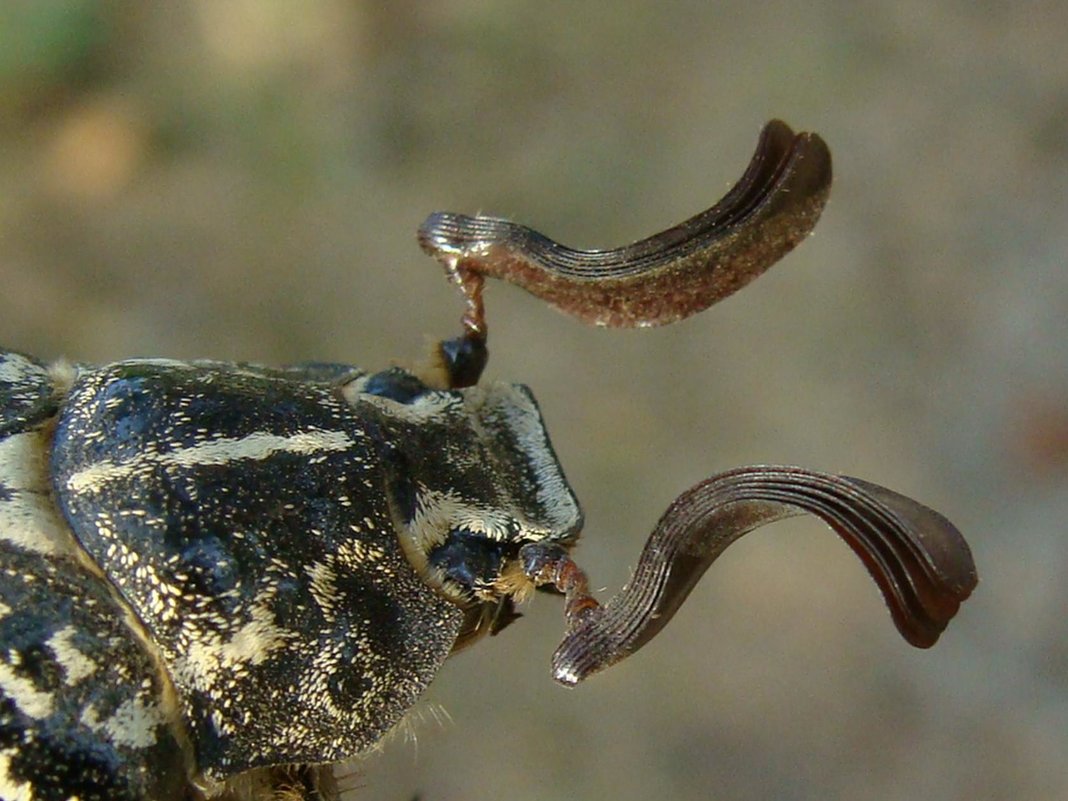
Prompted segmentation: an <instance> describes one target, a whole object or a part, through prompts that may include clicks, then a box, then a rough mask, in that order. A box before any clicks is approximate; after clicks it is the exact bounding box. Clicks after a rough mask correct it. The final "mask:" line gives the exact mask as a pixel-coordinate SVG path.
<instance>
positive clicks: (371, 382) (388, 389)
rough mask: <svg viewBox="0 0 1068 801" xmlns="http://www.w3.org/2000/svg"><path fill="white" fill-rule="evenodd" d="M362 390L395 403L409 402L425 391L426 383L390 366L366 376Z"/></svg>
mask: <svg viewBox="0 0 1068 801" xmlns="http://www.w3.org/2000/svg"><path fill="white" fill-rule="evenodd" d="M363 391H364V392H366V393H367V394H368V395H378V396H379V397H382V398H389V399H390V400H395V401H397V403H411V402H412V401H414V400H415V399H416V398H418V397H420V396H421V395H422V394H423V393H425V392H426V391H427V385H426V384H424V383H423V382H422V381H420V380H419V379H418V378H416V377H415V376H414V375H412V374H411V373H409V372H407V371H406V370H402V369H401V368H399V367H390V368H389V369H388V370H383V371H382V372H380V373H375V374H374V375H373V376H371V377H370V378H368V379H367V383H366V384H364V386H363Z"/></svg>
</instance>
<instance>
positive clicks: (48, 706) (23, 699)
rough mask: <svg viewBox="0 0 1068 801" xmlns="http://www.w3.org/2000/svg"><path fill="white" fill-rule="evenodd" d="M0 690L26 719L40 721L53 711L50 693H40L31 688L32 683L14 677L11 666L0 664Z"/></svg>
mask: <svg viewBox="0 0 1068 801" xmlns="http://www.w3.org/2000/svg"><path fill="white" fill-rule="evenodd" d="M0 690H3V692H4V695H6V696H7V697H8V698H10V699H11V700H12V701H14V702H15V706H16V708H17V709H18V710H19V711H20V712H22V713H23V714H24V715H27V716H28V717H31V718H35V719H36V720H41V719H43V718H47V717H48V716H49V715H51V714H52V712H54V711H55V698H54V697H53V696H52V693H45V692H41V691H40V690H38V689H37V688H36V687H34V686H33V682H31V681H29V680H28V679H24V678H22V677H21V676H18V675H16V674H15V671H13V670H12V669H11V665H8V664H6V663H3V662H0Z"/></svg>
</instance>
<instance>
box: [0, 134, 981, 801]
mask: <svg viewBox="0 0 1068 801" xmlns="http://www.w3.org/2000/svg"><path fill="white" fill-rule="evenodd" d="M830 182H831V166H830V154H829V152H828V151H827V148H826V146H825V145H824V144H823V142H822V140H821V139H820V138H819V137H818V136H815V135H813V134H794V132H793V131H791V130H790V128H789V127H787V126H786V125H785V124H783V123H781V122H777V121H776V122H772V123H769V124H768V126H767V127H766V128H765V129H764V132H763V133H762V135H761V138H760V142H759V144H758V147H757V151H756V154H755V156H754V157H753V160H752V162H751V164H750V166H749V168H748V169H747V171H746V172H745V174H744V175H743V177H742V179H741V180H740V181H739V182H738V184H737V185H736V186H735V187H734V189H732V190H731V192H730V193H728V195H727V196H726V197H725V198H723V200H722V201H720V203H718V204H717V205H716V206H713V207H712V208H711V209H709V210H708V211H706V212H703V213H702V214H700V215H698V216H696V217H694V218H692V219H690V220H688V221H686V222H685V223H682V224H681V225H679V226H676V227H675V228H672V229H670V230H668V231H665V232H663V233H661V234H658V235H656V236H654V237H651V238H649V239H647V240H644V241H642V242H638V243H636V244H634V245H631V246H629V247H625V248H620V249H617V250H606V251H579V250H572V249H569V248H566V247H563V246H561V245H559V244H557V243H555V242H553V241H551V240H549V239H547V238H546V237H543V236H541V235H540V234H537V233H535V232H534V231H531V230H530V229H527V228H524V227H522V226H518V225H514V224H512V223H508V222H505V221H502V220H497V219H493V218H487V217H465V216H461V215H454V214H436V215H432V216H431V217H430V218H429V219H428V220H427V221H426V222H425V223H424V225H423V226H422V228H421V229H420V232H419V240H420V244H421V245H422V247H423V248H424V250H426V251H427V252H429V253H430V254H432V255H434V256H435V257H436V258H438V259H439V260H441V261H442V262H443V263H444V264H445V266H446V269H447V272H448V274H449V275H450V276H451V278H452V279H453V280H454V282H455V283H456V284H457V285H458V286H459V287H460V289H461V291H462V292H463V294H464V296H465V298H466V302H467V306H466V311H465V314H464V318H463V325H464V333H463V335H462V336H460V337H458V338H457V339H453V340H448V341H446V342H443V343H441V345H440V346H439V348H438V352H437V361H436V364H435V366H433V367H431V368H428V369H426V370H424V371H422V372H421V373H419V374H417V373H416V372H410V371H407V370H402V369H400V368H390V369H386V370H383V371H380V372H374V373H369V372H364V371H362V370H359V369H356V368H354V367H349V366H346V365H333V364H309V365H304V366H298V367H287V368H277V369H276V368H268V367H261V366H253V365H242V364H229V363H218V362H190V363H181V362H173V361H166V360H140V361H126V362H119V363H117V364H110V365H106V366H102V367H92V366H83V365H73V366H72V365H66V364H58V365H52V366H46V365H44V364H41V363H39V362H37V361H36V360H34V359H31V358H29V357H26V356H23V355H21V354H18V353H13V352H4V353H2V355H0V568H2V575H0V698H2V707H0V797H2V798H3V799H6V800H7V801H30V800H31V799H33V800H35V801H50V800H51V799H75V798H77V799H80V801H91V800H92V799H131V800H132V799H143V800H146V801H147V800H148V799H152V800H153V801H192V800H193V799H200V798H213V797H217V798H222V799H226V800H227V801H253V800H254V799H267V798H288V799H321V798H326V799H329V798H334V797H335V796H336V790H335V788H334V786H333V782H332V773H331V770H330V768H329V763H331V762H335V761H337V760H341V759H345V758H348V757H350V756H352V755H354V754H358V753H360V752H363V751H365V750H367V749H368V748H370V747H371V746H373V745H374V744H375V743H376V742H377V741H378V740H379V739H380V738H381V737H382V736H383V734H384V733H385V732H387V731H388V730H389V729H390V728H391V727H393V726H394V725H395V724H396V723H397V722H398V721H399V720H400V719H401V717H402V716H403V715H404V713H405V711H406V710H407V709H408V708H410V707H411V706H412V704H413V703H414V702H415V701H416V699H417V698H418V697H419V695H420V694H421V693H422V691H423V690H424V688H425V687H426V686H427V684H428V683H429V682H430V681H431V679H432V678H433V677H434V675H435V673H436V672H437V670H438V669H439V667H440V666H441V664H442V663H443V662H444V660H445V659H446V658H447V657H448V656H449V654H450V653H451V652H453V651H455V650H456V649H458V648H460V647H462V646H463V645H466V644H467V643H469V642H471V641H473V640H474V639H476V638H477V637H479V636H480V635H482V634H484V633H486V632H491V633H495V632H497V631H499V630H500V629H502V628H503V627H504V626H506V625H507V624H508V623H509V622H511V621H512V620H513V619H514V617H515V613H514V609H513V607H514V604H515V603H516V602H518V601H521V600H522V599H523V598H524V597H526V596H527V595H528V594H529V593H530V592H531V591H532V590H534V589H535V588H537V587H543V588H545V589H549V590H552V591H555V592H559V593H561V594H563V595H564V605H565V617H566V621H567V632H566V634H565V637H564V640H563V642H562V644H561V645H560V647H559V648H558V649H557V651H556V654H555V655H554V657H553V663H552V664H553V673H554V676H555V677H556V679H557V680H558V681H560V682H562V683H564V684H575V683H577V682H578V681H580V680H582V679H583V678H585V677H586V676H588V675H589V674H591V673H593V672H595V671H597V670H600V669H603V668H605V667H607V666H608V665H610V664H612V663H614V662H616V661H618V660H619V659H622V658H624V657H625V656H627V655H628V654H630V653H633V652H634V651H635V650H636V649H638V648H640V647H641V646H642V645H643V644H644V643H645V642H647V641H648V640H649V639H650V638H652V637H653V636H654V635H655V634H656V633H657V632H658V631H659V630H660V628H662V627H663V626H664V624H665V623H666V622H667V621H668V620H670V618H671V616H672V615H673V614H674V612H675V611H676V610H677V609H678V608H679V606H680V604H681V603H682V602H683V601H684V600H685V598H686V595H687V594H688V592H689V591H690V589H691V588H692V587H693V585H694V584H695V583H696V582H697V581H698V579H699V578H700V577H701V575H702V574H703V573H704V571H705V570H706V569H707V567H708V566H709V565H710V564H711V563H712V561H714V559H715V558H716V557H717V556H718V555H719V553H720V552H721V551H722V550H723V549H724V548H725V547H726V546H727V545H728V544H729V543H730V542H731V541H733V540H734V539H736V538H737V537H739V536H741V535H742V534H744V533H746V532H747V531H750V530H751V529H753V528H755V527H757V526H759V525H762V524H764V523H766V522H770V521H771V520H775V519H779V518H781V517H784V516H786V515H789V514H796V513H800V512H810V513H813V514H816V515H818V516H819V517H821V518H823V519H824V520H826V521H827V522H828V523H829V524H830V525H831V526H832V527H833V528H834V529H835V530H836V531H837V532H838V533H839V534H840V535H841V536H842V537H843V538H844V539H846V541H847V542H848V543H849V544H850V545H851V546H852V547H853V549H854V550H855V551H856V552H857V553H858V554H859V556H860V557H861V559H862V560H863V562H864V563H865V565H866V567H867V568H868V570H869V572H870V573H871V574H872V576H873V577H874V579H875V580H876V582H877V583H878V584H879V586H880V588H881V589H882V591H883V594H884V596H885V597H886V600H887V602H888V605H889V606H890V609H891V613H892V615H893V618H894V621H895V623H896V624H897V626H898V628H899V629H900V631H901V632H902V634H903V635H904V636H905V638H906V639H907V640H908V641H909V642H911V643H912V644H914V645H917V646H921V647H927V646H930V645H932V644H933V643H934V642H935V640H936V639H937V638H938V635H939V634H940V633H941V631H942V630H943V629H944V628H945V626H946V624H947V623H948V622H949V620H950V618H952V616H953V615H954V614H955V613H956V611H957V608H958V606H959V604H960V603H961V602H962V601H963V600H964V599H965V598H967V596H968V595H969V593H970V592H971V590H972V588H973V587H974V585H975V581H976V576H975V568H974V565H973V563H972V560H971V556H970V554H969V552H968V547H967V545H966V544H965V542H964V540H963V539H962V538H961V536H960V535H959V533H958V532H957V531H956V529H954V528H953V526H952V525H951V524H950V523H949V522H948V521H946V520H945V519H944V518H942V517H941V516H939V515H938V514H937V513H935V512H933V511H931V510H929V509H926V508H925V507H923V506H921V505H919V504H917V503H915V502H914V501H911V500H909V499H907V498H904V497H902V496H900V495H897V494H895V493H893V492H891V491H889V490H886V489H883V488H881V487H878V486H875V485H872V484H869V483H866V482H863V481H860V480H858V479H851V478H846V477H842V476H832V475H827V474H823V473H817V472H814V471H809V470H804V469H801V468H789V467H769V466H761V467H749V468H741V469H738V470H733V471H729V472H727V473H722V474H720V475H717V476H713V477H712V478H710V479H707V480H706V481H703V482H701V483H700V484H698V485H696V486H695V487H693V488H691V489H690V490H688V491H687V492H685V493H683V494H682V495H681V496H680V497H679V498H678V499H677V500H676V501H675V502H674V503H673V504H672V506H671V507H670V508H669V509H668V511H667V512H666V513H665V514H664V516H663V517H662V518H661V520H660V522H659V524H658V525H657V527H656V529H655V530H654V531H653V533H652V535H651V536H650V538H649V540H648V542H647V544H646V547H645V549H644V551H643V552H642V554H641V557H640V559H639V562H638V566H637V569H636V572H635V574H634V577H633V579H632V581H631V582H630V583H629V585H628V586H627V587H625V588H624V589H623V590H622V591H621V592H620V593H619V594H617V595H616V596H615V597H614V598H613V599H612V600H610V601H609V602H608V603H607V604H605V605H603V606H602V605H599V604H598V603H597V601H595V600H594V599H593V598H592V597H591V596H590V594H589V592H588V585H587V581H586V578H585V576H584V574H583V573H582V571H581V570H580V569H579V568H578V567H577V566H576V565H575V563H574V562H573V561H572V560H571V558H570V557H569V555H568V554H569V551H570V549H571V548H572V546H573V545H574V544H575V542H576V539H577V537H578V534H579V530H580V528H581V526H582V513H581V511H580V508H579V505H578V502H577V500H576V499H575V497H574V495H573V493H572V491H571V489H570V487H569V486H568V483H567V481H566V479H565V477H564V474H563V472H562V470H561V468H560V466H559V464H558V463H557V460H556V457H555V455H554V453H553V450H552V446H551V445H550V442H549V439H548V435H547V434H546V431H545V428H544V425H543V423H542V419H541V416H540V414H539V412H538V407H537V405H536V403H535V401H534V399H533V397H532V395H531V394H530V391H529V390H528V389H527V388H526V387H523V386H520V385H509V384H495V383H491V384H479V376H480V374H481V371H482V368H483V366H484V365H485V361H486V353H487V351H486V347H485V343H486V325H485V318H484V314H483V307H482V295H481V292H482V282H483V279H484V278H485V277H486V276H493V277H498V278H503V279H505V280H509V281H512V282H514V283H517V284H519V285H520V286H522V287H524V288H525V289H527V290H528V291H530V292H532V293H533V294H535V295H537V296H538V297H540V298H542V299H544V300H545V301H546V302H548V303H550V304H552V305H554V306H556V307H558V308H560V309H561V310H563V311H565V312H567V313H570V314H573V315H575V316H578V317H580V318H581V319H583V320H586V321H587V322H591V323H594V324H599V325H605V326H615V327H618V326H647V325H661V324H665V323H670V322H672V321H674V320H678V319H681V318H683V317H685V316H688V315H690V314H693V313H695V312H697V311H700V310H702V309H704V308H706V307H707V306H709V305H711V304H712V303H714V302H715V301H716V300H718V299H720V298H722V297H725V296H726V295H728V294H730V293H732V292H734V291H735V290H737V289H739V288H741V287H742V286H744V285H745V284H746V283H748V282H749V281H750V280H752V279H753V278H755V277H757V276H758V275H760V273H762V272H763V271H764V270H766V269H767V268H768V267H769V266H770V265H771V264H773V263H774V262H775V261H777V260H778V259H779V258H780V257H782V256H783V255H785V254H786V253H787V252H788V251H789V250H790V249H792V248H793V247H794V246H795V245H796V244H797V243H798V242H800V241H801V240H802V239H803V238H804V237H805V236H806V235H807V234H808V233H809V231H810V230H811V229H812V227H813V226H814V225H815V223H816V220H817V219H818V218H819V215H820V213H821V211H822V208H823V206H824V203H825V202H826V198H827V195H828V192H829V189H830Z"/></svg>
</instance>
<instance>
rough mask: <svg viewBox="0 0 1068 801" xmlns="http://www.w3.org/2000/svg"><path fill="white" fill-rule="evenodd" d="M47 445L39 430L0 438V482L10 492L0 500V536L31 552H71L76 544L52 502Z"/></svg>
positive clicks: (44, 434)
mask: <svg viewBox="0 0 1068 801" xmlns="http://www.w3.org/2000/svg"><path fill="white" fill-rule="evenodd" d="M48 448H49V442H48V436H47V434H46V432H43V431H39V430H38V431H26V432H23V433H21V434H13V435H12V436H10V437H7V438H6V439H4V440H2V441H0V481H2V482H3V484H4V487H5V488H6V489H7V490H9V491H10V492H11V493H12V495H13V497H11V498H10V499H9V500H6V501H0V539H4V540H6V541H8V542H10V543H12V544H13V545H16V546H18V547H19V548H22V549H24V550H27V551H31V552H33V553H41V554H57V553H68V554H70V553H74V552H75V551H76V550H77V546H76V545H75V542H74V537H73V536H72V535H71V533H70V531H69V529H68V528H67V526H66V524H65V523H64V522H63V520H62V519H61V518H60V516H59V513H58V512H57V511H56V508H55V506H54V504H53V503H52V498H51V494H50V493H51V487H50V486H49V482H48Z"/></svg>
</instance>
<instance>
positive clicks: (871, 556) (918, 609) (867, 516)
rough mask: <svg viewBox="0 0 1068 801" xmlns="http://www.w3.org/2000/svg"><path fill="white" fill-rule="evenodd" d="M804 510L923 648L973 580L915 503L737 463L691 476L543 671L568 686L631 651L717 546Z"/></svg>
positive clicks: (800, 472) (930, 516)
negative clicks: (632, 562) (629, 569)
mask: <svg viewBox="0 0 1068 801" xmlns="http://www.w3.org/2000/svg"><path fill="white" fill-rule="evenodd" d="M803 513H809V514H813V515H816V516H817V517H819V518H820V519H822V520H823V521H824V522H826V523H827V524H828V525H830V526H831V528H832V529H834V530H835V531H836V532H837V533H838V535H839V536H841V537H842V539H844V540H845V541H846V543H848V544H849V546H850V547H851V548H852V549H853V550H854V551H855V552H856V554H857V555H858V556H859V557H860V559H861V561H862V562H864V565H865V567H867V568H868V572H869V573H870V574H871V576H872V578H874V579H875V583H876V584H878V586H879V589H880V590H882V593H883V596H884V598H885V599H886V603H887V605H888V606H889V608H890V613H891V615H892V617H893V620H894V623H895V625H896V626H897V629H898V631H899V632H900V633H901V635H902V636H903V637H904V638H905V639H906V640H907V641H908V642H909V643H911V644H912V645H914V646H916V647H918V648H929V647H930V646H932V645H934V643H935V642H936V641H937V640H938V637H939V635H940V634H941V633H942V631H943V630H944V629H945V628H946V626H947V625H948V623H949V621H950V620H951V619H952V618H953V616H954V615H955V614H956V613H957V610H958V608H959V607H960V605H961V603H962V602H963V601H964V600H966V599H967V598H968V596H969V595H970V594H971V592H972V590H973V589H974V588H975V586H976V582H977V577H976V571H975V563H974V562H973V560H972V555H971V551H970V550H969V548H968V544H967V542H965V540H964V538H963V537H962V536H961V534H960V532H959V531H957V529H956V528H955V527H954V526H953V524H952V523H950V522H949V521H948V520H946V519H945V518H944V517H942V516H941V515H940V514H938V513H937V512H935V511H933V510H931V509H928V508H927V507H926V506H923V505H921V504H919V503H917V502H916V501H914V500H912V499H910V498H906V497H905V496H903V495H899V494H897V493H896V492H892V491H891V490H888V489H886V488H884V487H880V486H877V485H875V484H870V483H868V482H866V481H862V480H860V479H856V478H849V477H846V476H836V475H830V474H827V473H818V472H815V471H812V470H806V469H803V468H800V467H778V466H756V467H742V468H739V469H737V470H731V471H728V472H726V473H720V474H719V475H715V476H712V477H711V478H709V479H707V480H705V481H702V482H701V483H699V484H697V485H696V486H694V487H691V488H690V489H689V490H687V491H686V492H684V493H683V494H682V495H680V496H679V497H678V498H677V499H676V500H675V501H674V502H673V503H672V504H671V506H670V507H668V510H667V511H666V512H665V513H664V515H663V517H661V518H660V522H659V523H657V525H656V528H655V529H654V530H653V533H652V534H651V535H650V537H649V539H648V541H647V542H646V544H645V548H644V549H643V550H642V554H641V557H640V559H639V560H638V567H637V569H636V570H635V572H634V578H633V579H632V580H631V581H630V583H629V584H628V585H627V586H625V587H624V588H623V589H622V590H621V591H620V592H619V593H618V594H617V595H616V596H615V597H614V598H612V599H611V600H610V601H608V603H606V604H605V605H604V606H601V607H598V608H593V609H587V610H586V611H585V613H584V614H583V615H582V616H581V619H577V620H576V621H575V622H574V624H573V625H569V627H568V632H567V634H566V635H565V636H564V639H563V642H562V643H561V644H560V647H559V648H558V649H557V650H556V653H555V654H553V662H552V666H553V678H555V679H556V680H557V681H558V682H560V683H561V684H565V685H574V684H577V683H578V682H580V681H582V680H583V679H584V678H586V677H587V676H589V675H591V674H593V673H596V672H597V671H599V670H603V669H604V668H606V667H609V666H610V665H613V664H615V663H616V662H618V661H620V660H621V659H623V658H625V657H627V656H629V655H630V654H632V653H634V652H635V651H637V650H638V649H639V648H641V647H642V646H643V645H644V644H645V643H647V642H648V641H649V640H651V639H652V638H653V637H654V636H656V634H657V633H658V632H659V631H660V630H661V629H662V628H663V627H664V626H665V625H666V624H667V622H668V621H669V620H671V618H672V616H674V614H675V612H677V611H678V609H679V607H680V606H681V605H682V603H683V601H685V600H686V596H687V595H689V593H690V590H692V589H693V587H694V586H695V585H696V584H697V582H698V581H699V580H700V578H701V576H702V575H704V573H705V571H706V570H707V569H708V568H709V566H710V565H711V564H712V563H713V562H714V561H715V560H716V559H717V558H718V557H719V555H720V554H721V553H723V551H724V550H725V549H726V548H727V546H728V545H730V544H731V543H732V542H734V541H735V540H736V539H738V538H739V537H741V536H742V535H743V534H746V533H748V532H750V531H752V530H753V529H755V528H758V527H760V526H763V525H765V524H767V523H771V522H774V521H776V520H781V519H783V518H786V517H792V516H794V515H798V514H803ZM584 591H585V588H584V587H583V592H584ZM594 603H596V602H594ZM569 623H570V618H569Z"/></svg>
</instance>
